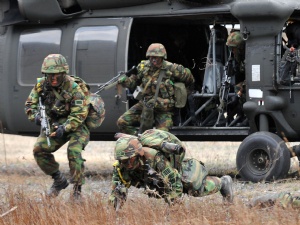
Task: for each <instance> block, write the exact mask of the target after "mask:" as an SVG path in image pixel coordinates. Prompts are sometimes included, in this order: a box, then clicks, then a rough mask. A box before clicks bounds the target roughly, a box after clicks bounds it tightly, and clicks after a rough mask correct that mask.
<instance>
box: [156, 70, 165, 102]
mask: <svg viewBox="0 0 300 225" xmlns="http://www.w3.org/2000/svg"><path fill="white" fill-rule="evenodd" d="M164 76H165V71H164V70H160V71H159V76H158V79H157V85H156V90H155V95H154V102H156V99H157V96H158V92H159V86H160V83H161V81H162V79H163V77H164Z"/></svg>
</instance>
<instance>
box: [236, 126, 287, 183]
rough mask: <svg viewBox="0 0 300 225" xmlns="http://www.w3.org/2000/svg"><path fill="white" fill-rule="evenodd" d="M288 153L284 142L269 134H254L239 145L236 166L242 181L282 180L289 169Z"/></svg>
mask: <svg viewBox="0 0 300 225" xmlns="http://www.w3.org/2000/svg"><path fill="white" fill-rule="evenodd" d="M290 163H291V161H290V152H289V149H288V148H287V146H286V144H285V142H284V141H283V140H282V139H281V138H280V137H279V136H277V135H275V134H273V133H270V132H264V131H261V132H256V133H254V134H251V135H249V136H248V137H247V138H245V139H244V141H243V142H242V144H241V145H240V147H239V149H238V152H237V156H236V165H237V169H238V173H239V174H240V176H241V177H242V178H243V180H247V181H252V182H259V181H262V180H265V181H270V180H276V179H280V178H283V177H285V176H286V175H287V173H288V171H289V169H290Z"/></svg>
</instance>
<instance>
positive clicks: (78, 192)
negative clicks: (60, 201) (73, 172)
mask: <svg viewBox="0 0 300 225" xmlns="http://www.w3.org/2000/svg"><path fill="white" fill-rule="evenodd" d="M73 198H74V200H77V201H80V200H81V185H78V184H75V185H74V187H73Z"/></svg>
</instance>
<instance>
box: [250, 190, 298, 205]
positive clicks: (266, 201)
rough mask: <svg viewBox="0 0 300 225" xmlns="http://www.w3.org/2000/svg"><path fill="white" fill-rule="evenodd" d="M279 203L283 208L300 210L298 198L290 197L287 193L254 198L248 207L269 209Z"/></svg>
mask: <svg viewBox="0 0 300 225" xmlns="http://www.w3.org/2000/svg"><path fill="white" fill-rule="evenodd" d="M276 203H279V204H280V205H281V206H282V207H283V208H287V207H292V208H298V209H299V208H300V196H292V195H291V194H290V193H288V192H280V193H271V194H267V195H264V196H259V197H257V198H254V199H253V200H252V201H251V203H250V207H257V206H258V207H269V206H273V205H275V204H276Z"/></svg>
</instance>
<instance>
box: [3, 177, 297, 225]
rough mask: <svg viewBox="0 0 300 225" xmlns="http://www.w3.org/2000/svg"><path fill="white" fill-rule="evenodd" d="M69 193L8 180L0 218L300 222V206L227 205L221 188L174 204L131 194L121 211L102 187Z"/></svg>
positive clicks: (44, 223) (41, 224) (7, 221)
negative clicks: (47, 192)
mask: <svg viewBox="0 0 300 225" xmlns="http://www.w3.org/2000/svg"><path fill="white" fill-rule="evenodd" d="M21 179H22V178H21ZM99 188H100V187H99ZM68 194H70V193H64V194H63V196H62V197H59V198H55V199H47V198H45V197H44V195H42V194H37V193H36V192H30V191H27V189H26V188H25V187H20V188H15V187H14V186H10V185H8V186H7V188H6V189H5V193H4V196H3V197H2V200H1V205H0V214H1V217H0V224H3V225H11V224H20V225H22V224H24V225H25V224H26V225H27V224H37V225H48V224H57V225H59V224H62V225H69V224H70V225H76V224H78V225H79V224H87V225H89V224H90V225H94V224H124V225H127V224H128V225H129V224H130V225H132V224H145V225H148V224H162V225H163V224H195V225H196V224H197V225H198V224H255V225H256V224H272V225H273V224H300V222H299V221H300V216H299V210H295V209H282V208H281V207H280V206H277V205H275V206H274V207H270V208H263V209H260V208H252V209H250V208H249V207H247V206H246V205H245V204H244V203H243V202H242V201H241V200H239V199H236V200H235V203H234V204H233V205H224V204H223V203H222V201H221V198H220V196H219V195H218V194H216V195H212V196H208V197H203V198H193V197H188V196H185V197H184V200H183V202H182V204H177V205H174V206H172V207H168V205H167V204H165V203H164V201H163V200H157V199H151V198H148V197H145V195H137V196H129V199H128V201H127V202H126V204H125V206H124V207H123V208H122V209H121V210H120V211H119V212H118V213H116V212H115V211H114V209H113V208H112V207H111V206H110V205H109V204H108V202H107V196H106V195H105V194H103V193H101V192H98V193H97V192H93V193H92V194H87V195H85V197H84V198H83V200H82V201H81V202H76V201H73V200H72V198H64V197H67V195H68ZM9 210H11V211H9ZM4 213H7V214H6V215H3V214H4ZM2 215H3V216H2Z"/></svg>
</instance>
